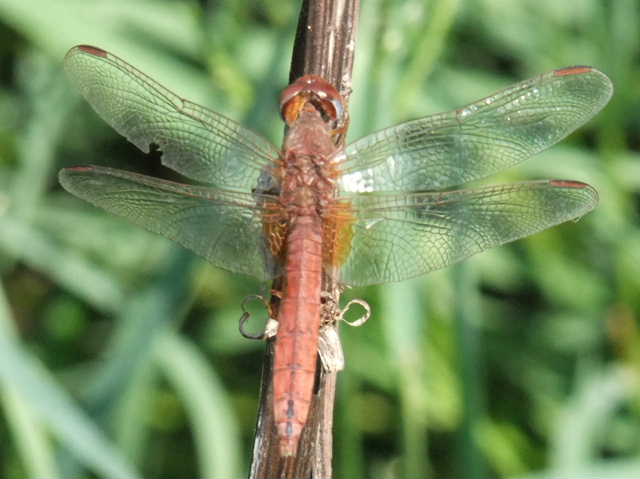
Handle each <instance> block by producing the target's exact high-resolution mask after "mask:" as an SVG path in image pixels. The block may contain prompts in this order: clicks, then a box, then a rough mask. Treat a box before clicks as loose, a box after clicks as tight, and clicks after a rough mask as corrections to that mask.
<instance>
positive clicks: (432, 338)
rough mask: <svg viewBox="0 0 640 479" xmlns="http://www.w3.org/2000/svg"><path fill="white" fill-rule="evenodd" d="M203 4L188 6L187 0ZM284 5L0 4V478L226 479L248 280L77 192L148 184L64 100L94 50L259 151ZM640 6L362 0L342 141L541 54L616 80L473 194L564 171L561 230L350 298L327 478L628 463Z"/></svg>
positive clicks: (638, 298) (638, 266)
mask: <svg viewBox="0 0 640 479" xmlns="http://www.w3.org/2000/svg"><path fill="white" fill-rule="evenodd" d="M203 5H205V6H206V8H203ZM296 15H297V4H296V3H295V2H286V3H285V2H278V1H275V0H265V1H263V2H249V1H245V0H243V1H236V2H205V1H203V2H195V1H194V2H190V1H183V2H171V1H161V0H153V1H152V0H137V1H135V2H119V1H113V2H98V1H86V0H84V1H79V0H78V1H77V2H76V1H65V2H51V1H45V0H0V38H1V39H2V41H1V42H0V65H1V66H2V67H1V69H0V82H1V88H0V170H1V174H0V271H1V274H2V277H1V278H2V284H1V285H0V391H1V393H0V394H1V396H0V398H1V401H0V417H1V418H2V420H0V438H1V439H2V444H3V447H2V449H1V450H0V476H2V477H52V478H53V477H90V476H99V477H176V476H181V477H234V476H244V475H246V471H247V469H248V461H249V458H250V451H251V439H252V431H253V427H254V423H255V414H256V408H257V394H258V390H259V384H258V382H259V377H260V364H261V354H262V348H263V346H262V345H261V344H260V343H258V342H255V341H247V340H244V339H243V338H241V337H240V336H239V334H238V332H237V320H238V318H239V316H240V302H241V300H242V298H243V297H244V296H246V295H248V294H253V293H262V294H265V293H267V292H268V285H262V284H259V283H257V282H255V281H252V280H249V279H247V278H244V277H240V276H234V275H231V274H228V273H225V272H223V271H220V270H217V269H215V268H213V267H211V266H209V265H207V264H206V263H204V262H202V261H200V260H199V259H196V258H194V257H193V256H191V255H190V254H189V253H187V252H184V251H182V250H181V249H179V248H178V247H177V246H174V245H172V244H171V243H169V242H168V241H165V240H163V239H161V238H158V237H155V236H153V235H151V234H148V233H146V232H144V231H142V230H139V229H137V228H135V227H133V226H131V225H129V224H128V223H126V222H124V221H121V220H119V219H117V218H114V217H110V216H108V215H107V214H106V213H104V212H102V211H100V210H97V209H95V208H92V207H91V206H90V205H88V204H85V203H82V202H81V201H80V200H77V199H76V198H74V197H71V196H70V195H69V194H67V193H66V192H64V191H63V190H62V189H61V188H60V186H59V185H58V184H57V180H56V172H57V170H58V169H59V168H61V167H64V166H70V165H74V164H86V163H93V164H99V165H109V166H114V167H120V168H126V169H130V170H136V171H142V172H148V173H152V174H156V175H158V174H163V173H164V172H163V171H160V170H158V168H157V167H156V165H154V164H153V161H152V160H150V159H149V158H147V157H145V155H143V154H141V153H140V152H137V151H136V149H135V147H133V146H132V145H130V144H128V143H127V142H126V141H125V140H124V139H123V138H121V137H118V136H117V134H115V132H113V131H112V130H110V129H109V127H108V126H107V125H106V124H104V122H102V121H101V120H100V119H99V118H98V117H97V116H96V115H95V114H94V113H93V112H92V111H91V109H90V108H89V107H88V105H87V104H86V103H84V101H82V100H81V99H80V97H79V96H78V94H77V93H76V92H74V91H72V89H71V87H70V84H69V82H68V81H67V79H66V78H65V76H64V74H63V72H62V58H63V56H64V54H65V52H66V50H67V49H68V48H70V47H71V46H73V45H75V44H78V43H86V44H94V45H97V46H100V47H102V48H105V49H108V50H110V51H113V52H114V53H116V54H118V55H120V56H121V57H123V58H125V59H127V60H128V61H130V62H131V63H132V64H134V65H136V66H138V67H139V68H140V69H142V70H143V71H145V72H147V73H148V74H150V75H152V76H153V77H154V78H156V79H158V80H159V81H161V82H162V83H163V84H165V85H167V86H169V87H171V88H172V89H174V90H175V91H177V92H179V93H181V94H183V95H184V96H186V97H188V98H190V99H193V100H195V101H198V102H201V103H203V104H205V105H207V106H209V107H211V108H213V109H215V110H217V111H220V112H221V113H223V114H225V115H227V116H229V117H231V118H234V119H236V120H238V121H241V122H242V123H243V124H245V125H247V126H250V127H251V128H253V129H255V130H257V131H258V132H260V133H261V134H263V135H265V136H267V137H269V138H270V139H272V140H273V141H274V142H275V143H279V142H280V139H281V130H282V126H281V124H280V122H279V121H277V118H278V112H277V95H278V93H279V89H280V88H282V87H283V86H284V85H285V82H286V79H287V78H288V65H289V60H290V54H291V45H292V43H293V36H294V30H295V22H296ZM639 26H640V2H639V1H637V0H619V1H616V2H608V1H606V0H580V1H577V2H558V1H557V0H523V1H520V2H504V1H498V0H474V1H468V2H462V1H455V0H433V1H426V0H407V1H404V2H398V1H391V0H387V1H383V0H372V1H368V2H363V5H362V12H361V24H360V32H359V38H358V45H357V55H356V65H355V72H354V84H353V89H354V94H353V96H352V99H351V125H352V128H351V136H350V138H351V139H356V138H357V137H359V136H361V135H364V134H366V133H368V132H371V131H373V130H375V129H377V128H381V127H384V126H387V125H390V124H393V123H396V122H399V121H402V120H405V119H410V118H415V117H419V116H424V115H426V114H430V113H435V112H439V111H444V110H448V109H451V108H455V107H458V106H461V105H464V104H465V103H467V102H469V101H472V100H476V99H478V98H481V97H483V96H485V95H487V94H489V93H491V92H493V91H495V90H496V89H498V88H501V87H505V86H508V85H509V84H511V83H514V82H516V81H518V80H521V79H524V78H528V77H531V76H533V75H535V74H538V73H541V72H544V71H547V70H550V69H553V68H558V67H563V66H570V65H576V64H589V65H594V66H596V67H597V68H599V69H600V70H602V71H604V72H605V73H607V74H608V75H609V76H610V77H611V79H612V81H613V83H614V86H615V89H616V92H615V96H614V98H613V100H612V101H611V103H610V104H609V106H608V107H607V108H606V109H605V110H604V111H603V112H602V113H601V114H600V115H598V117H596V118H595V119H594V120H593V121H591V122H590V123H589V124H587V125H586V126H585V127H584V128H582V129H580V130H579V131H578V132H577V133H575V134H574V135H572V136H571V137H569V138H568V139H567V140H565V141H564V142H562V144H560V145H558V146H556V147H554V148H552V149H551V150H549V151H547V152H545V153H543V154H541V155H539V156H538V157H537V158H534V159H532V160H530V161H529V162H528V163H526V164H524V165H522V166H520V167H517V168H514V169H512V170H509V171H506V172H505V173H501V174H500V175H497V176H496V177H495V178H492V179H491V181H490V182H491V183H500V182H506V181H517V180H523V179H538V178H553V177H557V178H571V179H576V180H580V181H586V182H588V183H590V184H592V185H594V186H595V187H596V188H597V189H598V191H599V194H600V199H601V202H600V205H599V206H598V208H597V209H596V211H594V212H593V213H591V214H589V215H588V216H586V217H585V218H583V219H582V220H580V221H579V222H577V223H568V224H564V225H561V226H559V227H556V228H553V229H552V230H549V231H546V232H544V233H540V234H538V235H536V236H534V237H532V238H528V239H525V240H521V241H518V242H516V243H514V244H511V245H508V246H505V247H501V248H498V249H495V250H492V251H489V252H486V253H483V254H481V255H479V256H476V257H474V258H472V259H470V260H469V261H467V262H465V263H464V264H461V265H459V266H456V267H454V268H450V269H447V270H444V271H439V272H435V273H433V274H431V275H428V276H426V277H423V278H419V279H416V280H412V281H408V282H404V283H398V284H392V285H384V286H379V287H376V288H369V289H358V290H352V291H350V292H349V293H348V295H349V296H351V297H362V298H365V299H366V300H367V301H369V302H370V304H371V305H372V307H373V317H372V319H371V320H370V321H369V322H368V323H367V324H366V325H364V326H363V327H360V328H343V330H342V337H343V341H344V347H345V354H346V358H347V368H346V370H345V371H344V372H343V373H342V374H341V377H340V383H339V388H338V400H337V410H336V424H335V441H336V442H335V446H336V447H335V461H334V462H335V468H336V475H337V476H338V477H362V476H371V477H424V476H425V475H429V476H430V477H453V476H455V477H486V476H495V477H516V476H517V477H523V476H531V477H559V476H562V477H632V476H638V475H640V443H639V442H638V434H637V431H638V430H639V428H640V385H639V381H638V377H640V352H639V351H640V331H639V324H640V320H639V317H640V279H639V278H640V275H638V271H639V270H640V221H639V212H640V153H639V150H640V134H639V132H640V88H638V85H640V66H639V64H638V61H637V60H638V55H639V54H640V44H639V43H640V40H639V39H640V32H639V31H638V29H639V28H640V27H639Z"/></svg>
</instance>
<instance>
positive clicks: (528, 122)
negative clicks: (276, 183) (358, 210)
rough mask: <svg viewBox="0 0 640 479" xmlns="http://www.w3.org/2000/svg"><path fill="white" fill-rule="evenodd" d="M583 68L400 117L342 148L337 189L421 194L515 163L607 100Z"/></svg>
mask: <svg viewBox="0 0 640 479" xmlns="http://www.w3.org/2000/svg"><path fill="white" fill-rule="evenodd" d="M611 94H612V86H611V82H610V81H609V79H608V78H607V76H606V75H604V74H603V73H601V72H599V71H598V70H595V69H592V68H590V67H573V68H565V69H563V70H555V71H552V72H549V73H546V74H543V75H540V76H538V77H536V78H533V79H530V80H526V81H524V82H521V83H518V84H516V85H514V86H512V87H510V88H507V89H505V90H502V91H500V92H497V93H495V94H493V95H491V96H489V97H487V98H485V99H483V100H480V101H478V102H475V103H472V104H470V105H467V106H466V107H463V108H460V109H458V110H454V111H451V112H448V113H442V114H437V115H432V116H427V117H425V118H421V119H418V120H413V121H408V122H406V123H401V124H399V125H396V126H393V127H390V128H387V129H385V130H381V131H378V132H377V133H373V134H372V135H369V136H366V137H364V138H363V139H361V140H358V141H356V142H355V143H353V144H351V145H350V146H348V147H347V149H346V151H345V153H346V158H345V159H344V160H343V163H342V166H341V170H342V172H343V176H342V178H341V179H340V183H339V186H340V189H341V191H342V192H343V194H347V195H348V194H349V193H356V192H361V193H362V192H375V191H381V192H382V191H386V192H393V191H398V192H400V191H427V190H437V189H443V188H448V187H451V186H456V185H461V184H463V183H465V182H468V181H471V180H475V179H479V178H484V177H486V176H489V175H491V174H493V173H496V172H497V171H500V170H502V169H504V168H508V167H510V166H513V165H516V164H518V163H520V162H522V161H524V160H526V159H527V158H529V157H530V156H531V155H533V154H535V153H538V152H540V151H542V150H544V149H546V148H548V147H549V146H551V145H553V144H554V143H556V142H558V141H560V140H561V139H563V138H564V137H566V136H567V135H568V134H569V133H571V132H572V131H574V130H575V129H576V128H578V127H579V126H580V125H582V124H583V123H585V122H586V121H588V120H589V119H590V118H592V117H593V116H594V115H595V114H596V113H597V112H598V111H600V110H601V109H602V108H603V107H604V105H605V104H606V103H607V102H608V101H609V98H610V97H611Z"/></svg>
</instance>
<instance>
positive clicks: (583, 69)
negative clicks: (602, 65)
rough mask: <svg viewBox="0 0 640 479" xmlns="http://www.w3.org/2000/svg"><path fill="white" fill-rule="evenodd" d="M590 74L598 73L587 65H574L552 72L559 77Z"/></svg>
mask: <svg viewBox="0 0 640 479" xmlns="http://www.w3.org/2000/svg"><path fill="white" fill-rule="evenodd" d="M591 72H598V73H599V71H598V70H596V69H595V68H593V67H590V66H587V65H576V66H573V67H566V68H558V69H557V70H553V73H554V75H556V76H559V77H563V76H569V75H582V74H583V73H591Z"/></svg>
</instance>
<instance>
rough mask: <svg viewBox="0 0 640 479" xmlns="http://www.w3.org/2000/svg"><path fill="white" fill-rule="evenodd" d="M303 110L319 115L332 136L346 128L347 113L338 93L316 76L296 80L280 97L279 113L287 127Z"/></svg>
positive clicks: (329, 84) (306, 76)
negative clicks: (312, 111) (313, 111)
mask: <svg viewBox="0 0 640 479" xmlns="http://www.w3.org/2000/svg"><path fill="white" fill-rule="evenodd" d="M305 110H307V111H309V110H315V111H317V112H318V113H320V115H321V116H322V119H323V120H324V121H325V122H326V123H327V124H328V125H329V127H330V128H331V131H332V133H333V134H339V133H342V132H343V131H344V129H345V128H346V125H347V112H346V110H345V108H344V106H343V102H342V97H341V96H340V93H338V90H336V89H335V87H334V86H333V85H332V84H331V83H329V82H328V81H327V80H325V79H324V78H322V77H320V76H318V75H305V76H303V77H300V78H298V79H297V80H296V81H295V82H294V83H292V84H291V85H289V86H288V87H287V88H285V89H284V91H283V92H282V95H281V97H280V113H281V114H282V118H283V120H284V121H285V123H286V124H287V126H291V125H292V124H293V123H294V122H295V121H296V120H297V119H298V117H299V116H300V113H302V112H303V111H305Z"/></svg>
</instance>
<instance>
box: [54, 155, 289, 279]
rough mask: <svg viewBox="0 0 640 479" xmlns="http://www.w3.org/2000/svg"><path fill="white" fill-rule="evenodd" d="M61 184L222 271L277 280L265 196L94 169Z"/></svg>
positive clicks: (64, 176) (70, 173) (69, 173)
mask: <svg viewBox="0 0 640 479" xmlns="http://www.w3.org/2000/svg"><path fill="white" fill-rule="evenodd" d="M59 178H60V183H61V184H62V186H63V187H64V188H65V189H66V190H67V191H69V192H70V193H73V194H74V195H76V196H78V197H79V198H82V199H83V200H86V201H88V202H90V203H92V204H94V205H96V206H99V207H100V208H103V209H105V210H107V211H109V212H110V213H114V214H116V215H118V216H122V217H124V218H127V219H129V220H130V221H131V222H133V223H135V224H137V225H139V226H142V227H144V228H145V229H147V230H149V231H152V232H154V233H159V234H161V235H162V236H165V237H167V238H169V239H172V240H174V241H176V242H178V243H180V244H181V245H182V246H184V247H185V248H188V249H190V250H191V251H193V252H194V253H196V254H197V255H199V256H202V257H203V258H205V259H207V260H208V261H209V262H211V263H212V264H214V265H216V266H219V267H220V268H224V269H227V270H229V271H233V272H237V273H244V274H248V275H251V276H255V277H256V278H258V279H261V280H267V279H270V278H273V277H274V276H277V275H278V274H279V268H278V264H277V262H276V261H275V259H274V257H273V256H272V255H271V253H270V250H269V247H268V245H267V244H266V242H265V239H264V238H265V235H264V232H263V222H262V221H263V215H265V214H267V215H268V214H269V213H270V211H269V209H270V205H272V204H271V200H272V198H271V197H269V196H267V195H257V196H254V195H251V194H249V193H240V192H232V191H222V190H218V189H215V188H206V187H198V186H190V185H183V184H180V183H174V182H170V181H164V180H159V179H156V178H152V177H149V176H145V175H139V174H135V173H130V172H127V171H122V170H116V169H112V168H103V167H98V166H79V167H74V168H67V169H64V170H62V171H60V174H59ZM256 200H258V201H262V202H263V206H261V207H258V206H257V205H256ZM272 206H273V205H272ZM271 213H274V212H273V211H271Z"/></svg>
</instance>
